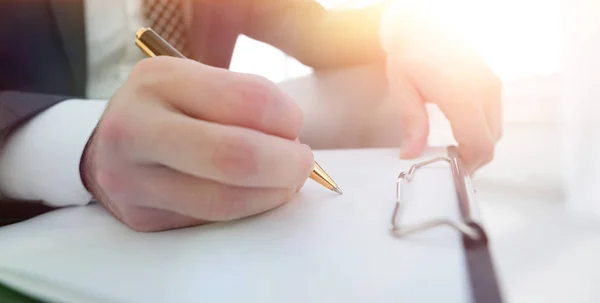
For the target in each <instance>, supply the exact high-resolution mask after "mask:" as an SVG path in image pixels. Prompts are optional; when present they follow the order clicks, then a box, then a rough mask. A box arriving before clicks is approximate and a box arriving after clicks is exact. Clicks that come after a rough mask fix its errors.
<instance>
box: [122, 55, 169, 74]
mask: <svg viewBox="0 0 600 303" xmlns="http://www.w3.org/2000/svg"><path fill="white" fill-rule="evenodd" d="M154 59H156V58H145V59H142V60H140V61H139V62H138V63H136V64H135V65H134V66H133V68H132V69H131V73H130V76H131V77H132V78H138V77H140V76H145V75H148V74H152V73H156V72H157V70H158V69H159V68H160V65H161V63H162V62H161V60H160V59H158V60H154Z"/></svg>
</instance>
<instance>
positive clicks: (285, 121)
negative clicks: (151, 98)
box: [138, 57, 302, 140]
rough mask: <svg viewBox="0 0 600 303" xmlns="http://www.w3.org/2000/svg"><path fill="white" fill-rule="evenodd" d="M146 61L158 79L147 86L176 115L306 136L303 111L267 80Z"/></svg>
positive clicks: (174, 61)
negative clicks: (302, 129) (303, 133)
mask: <svg viewBox="0 0 600 303" xmlns="http://www.w3.org/2000/svg"><path fill="white" fill-rule="evenodd" d="M146 60H148V61H150V60H152V61H151V62H146V63H144V64H145V65H141V66H140V67H139V68H138V70H141V71H138V72H139V73H144V74H147V73H149V72H151V73H152V74H153V76H152V77H155V78H154V79H152V80H150V82H151V84H150V85H146V87H148V90H150V91H151V92H152V93H154V94H155V95H157V96H158V97H160V99H162V100H166V101H167V102H168V104H169V105H172V106H173V108H174V110H176V111H179V112H181V113H183V114H185V115H188V116H191V117H193V118H196V119H200V120H205V121H209V122H214V123H219V124H224V125H231V126H240V127H245V128H251V129H254V130H258V131H260V132H263V133H266V134H270V135H274V136H278V137H282V138H285V139H289V140H294V139H296V138H298V136H299V135H300V131H301V128H302V110H301V109H300V107H299V106H298V105H297V104H296V103H295V102H294V100H293V99H292V98H291V97H289V96H287V95H286V94H285V93H283V91H281V90H280V89H279V87H278V86H277V85H276V84H275V83H273V82H271V81H269V80H267V79H265V78H264V77H260V76H257V75H251V74H242V73H236V72H232V71H229V70H225V69H220V68H214V67H211V66H207V65H203V64H201V63H198V62H195V61H192V60H185V59H179V58H171V57H156V58H150V59H146ZM146 69H148V70H149V71H146ZM146 77H148V76H146Z"/></svg>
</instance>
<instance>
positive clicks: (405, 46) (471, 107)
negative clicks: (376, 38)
mask: <svg viewBox="0 0 600 303" xmlns="http://www.w3.org/2000/svg"><path fill="white" fill-rule="evenodd" d="M402 9H403V8H401V9H398V11H397V12H390V13H389V14H388V15H387V20H384V24H385V25H384V28H383V29H382V31H384V33H383V34H382V38H383V39H384V41H383V43H384V47H385V49H386V50H387V52H388V59H387V60H388V61H387V73H388V79H389V81H390V94H391V97H392V98H394V99H395V101H397V102H398V103H397V106H398V111H400V113H401V114H400V119H401V121H402V122H401V123H402V125H401V128H402V130H401V131H402V141H403V143H402V146H401V150H402V152H401V156H402V157H405V158H413V157H416V156H418V155H419V154H420V153H421V152H422V150H423V148H424V147H425V144H426V142H427V137H428V133H429V129H428V116H427V111H426V108H425V103H426V102H434V103H436V104H437V106H438V107H439V108H440V110H441V111H442V112H443V113H444V115H445V116H446V117H447V119H448V121H449V122H450V124H451V126H452V130H453V134H454V138H455V139H456V141H457V142H458V144H459V146H458V150H459V155H460V156H461V158H462V159H463V160H464V162H465V164H466V165H467V169H468V170H469V171H470V172H473V171H475V170H476V169H478V168H479V167H481V166H483V165H485V164H487V163H488V162H490V161H491V160H492V158H493V155H494V146H495V144H496V142H497V141H498V140H499V139H500V136H501V134H502V114H501V112H502V110H501V82H500V80H499V79H498V77H497V76H496V75H494V74H493V72H492V71H491V70H490V69H489V68H488V66H487V65H486V64H485V63H484V62H483V60H482V59H481V58H480V57H478V56H477V55H476V54H475V52H474V51H473V50H472V49H471V48H469V47H468V46H467V44H466V43H463V42H461V39H459V38H458V36H457V35H454V34H455V33H452V32H451V30H449V28H448V27H444V26H443V25H444V24H443V22H441V23H438V24H434V23H433V22H428V21H439V20H431V19H430V20H427V18H422V17H423V15H418V13H419V12H418V11H409V10H405V11H402ZM448 14H451V13H449V12H446V15H448ZM423 20H425V21H423Z"/></svg>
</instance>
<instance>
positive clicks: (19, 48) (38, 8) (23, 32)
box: [0, 0, 323, 224]
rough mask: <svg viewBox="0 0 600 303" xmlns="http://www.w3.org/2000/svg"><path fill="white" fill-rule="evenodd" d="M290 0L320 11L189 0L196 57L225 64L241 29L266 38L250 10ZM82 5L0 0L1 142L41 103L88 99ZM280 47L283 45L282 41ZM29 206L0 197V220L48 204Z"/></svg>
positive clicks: (69, 0) (261, 1) (66, 0)
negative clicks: (281, 5)
mask: <svg viewBox="0 0 600 303" xmlns="http://www.w3.org/2000/svg"><path fill="white" fill-rule="evenodd" d="M252 1H256V2H252ZM294 1H295V4H294V5H301V6H299V7H295V8H292V10H291V12H293V13H292V15H294V16H296V17H300V16H301V17H302V18H306V17H308V16H311V15H312V16H314V13H321V12H322V11H323V9H322V7H321V6H319V5H318V4H316V3H314V2H312V1H308V2H310V3H311V4H308V5H307V3H308V2H307V1H297V0H285V1H281V0H277V1H270V0H269V1H265V0H232V1H229V0H228V1H220V0H194V1H192V2H193V3H194V4H193V16H194V17H193V24H192V26H191V28H192V30H191V33H190V35H191V37H192V41H193V42H192V45H193V48H194V58H193V59H196V60H198V61H201V62H203V63H205V64H209V65H212V66H217V67H222V68H228V67H229V64H230V60H231V56H232V53H233V49H234V46H235V42H236V39H237V37H238V35H239V34H241V33H247V34H248V35H249V36H251V37H254V38H257V39H262V38H266V36H265V35H266V30H263V29H262V27H264V28H266V27H271V26H270V24H269V22H261V23H260V26H254V27H250V26H249V23H248V20H249V16H250V13H252V11H253V10H263V11H268V10H272V9H273V7H272V6H273V3H275V4H276V5H277V4H278V3H283V2H285V3H287V4H286V5H289V4H290V3H294ZM84 4H85V2H84V0H27V1H23V0H2V1H0V146H1V144H2V141H3V139H5V138H6V137H7V136H9V135H10V133H11V131H13V130H14V129H15V128H17V127H19V125H20V124H22V123H23V122H24V121H26V120H28V119H30V118H32V117H33V116H35V115H36V114H38V113H39V112H41V111H43V110H44V109H46V108H48V107H50V106H52V105H54V104H56V103H58V102H61V101H63V100H66V99H69V98H74V97H77V98H85V87H86V82H87V79H86V75H87V67H86V51H87V50H86V42H85V41H86V40H85V20H84ZM253 4H254V5H253ZM250 5H253V6H252V7H250ZM297 8H300V9H299V10H298V9H297ZM307 9H308V10H307ZM308 11H311V12H312V13H308V14H307V12H308ZM297 12H301V13H297ZM254 13H255V11H254ZM294 16H292V17H294ZM271 25H272V23H271ZM275 33H277V32H276V31H275ZM133 35H134V33H132V39H133V38H134V36H133ZM268 38H269V39H270V40H271V41H274V40H276V39H277V37H275V39H273V37H268ZM282 39H286V40H287V39H290V36H289V35H288V36H287V37H283V36H282ZM282 39H280V41H283V40H282ZM263 40H264V39H263ZM277 46H278V47H280V48H285V42H283V43H280V45H277ZM61 135H64V134H61ZM31 205H32V204H24V203H22V202H17V203H14V202H13V203H11V201H0V224H2V222H4V224H6V223H8V222H9V221H7V218H8V219H10V220H11V221H10V222H12V221H15V220H22V219H24V218H28V217H31V216H34V215H37V214H39V213H42V212H45V211H48V210H50V208H49V207H46V206H43V205H42V204H41V203H38V204H33V205H34V206H31ZM2 218H4V220H2Z"/></svg>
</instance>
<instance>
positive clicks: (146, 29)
mask: <svg viewBox="0 0 600 303" xmlns="http://www.w3.org/2000/svg"><path fill="white" fill-rule="evenodd" d="M148 30H150V28H148V27H142V28H140V29H138V30H137V32H136V33H135V36H136V37H137V38H138V39H139V38H140V37H141V36H142V35H143V34H144V33H145V32H147V31H148Z"/></svg>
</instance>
